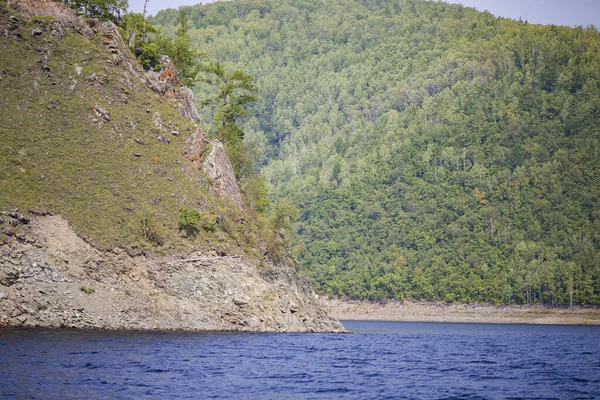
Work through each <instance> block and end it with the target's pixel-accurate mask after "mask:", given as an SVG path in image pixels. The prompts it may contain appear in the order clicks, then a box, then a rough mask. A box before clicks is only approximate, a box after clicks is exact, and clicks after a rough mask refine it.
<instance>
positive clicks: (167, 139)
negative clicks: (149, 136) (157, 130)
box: [156, 135, 171, 144]
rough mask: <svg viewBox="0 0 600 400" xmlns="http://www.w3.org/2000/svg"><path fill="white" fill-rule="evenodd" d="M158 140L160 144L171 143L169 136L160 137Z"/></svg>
mask: <svg viewBox="0 0 600 400" xmlns="http://www.w3.org/2000/svg"><path fill="white" fill-rule="evenodd" d="M156 139H157V140H158V141H159V142H161V143H165V144H169V143H171V141H170V140H169V138H168V137H167V136H165V135H158V136H157V137H156Z"/></svg>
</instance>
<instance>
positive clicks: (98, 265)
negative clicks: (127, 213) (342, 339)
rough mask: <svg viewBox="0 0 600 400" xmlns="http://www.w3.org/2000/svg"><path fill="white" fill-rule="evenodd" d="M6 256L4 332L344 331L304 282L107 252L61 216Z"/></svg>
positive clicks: (221, 265) (232, 260) (0, 308)
mask: <svg viewBox="0 0 600 400" xmlns="http://www.w3.org/2000/svg"><path fill="white" fill-rule="evenodd" d="M20 228H21V231H20V233H19V235H18V238H15V239H14V240H11V241H10V242H9V243H5V244H4V246H3V247H2V253H1V254H0V326H2V325H9V326H30V327H33V326H44V327H69V328H95V329H159V330H171V329H180V330H241V331H272V332H336V331H341V330H343V328H342V327H341V325H340V324H339V322H337V321H336V320H334V319H332V318H329V317H328V316H327V315H326V314H325V312H324V311H323V310H322V309H321V308H320V306H319V304H318V302H317V300H316V297H315V294H314V292H313V291H312V289H310V287H309V286H308V284H307V282H306V281H303V280H299V279H298V277H297V276H296V275H295V274H293V273H290V272H289V271H288V272H285V271H282V272H284V273H281V274H278V276H277V277H271V278H270V279H267V278H265V277H263V275H264V274H262V273H261V270H260V269H258V268H257V267H256V266H255V265H253V264H252V263H250V262H249V261H248V260H246V259H245V258H244V257H241V256H226V255H223V254H218V253H217V252H190V253H187V254H185V255H178V256H167V257H155V258H152V257H147V256H145V255H142V254H137V255H133V254H128V253H127V252H126V251H124V250H123V249H119V248H115V249H113V250H111V251H100V250H98V249H95V248H93V247H92V246H90V245H89V244H88V243H86V242H85V241H83V240H82V239H81V238H80V237H79V236H78V235H77V234H76V233H75V232H74V231H73V229H72V228H71V226H70V225H69V223H68V222H67V221H66V220H65V219H64V218H63V217H61V216H59V215H46V216H34V217H33V218H32V219H31V220H30V221H27V224H26V225H21V226H20Z"/></svg>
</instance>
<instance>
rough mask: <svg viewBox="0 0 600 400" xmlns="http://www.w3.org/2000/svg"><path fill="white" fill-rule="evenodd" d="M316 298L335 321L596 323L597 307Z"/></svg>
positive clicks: (599, 313)
mask: <svg viewBox="0 0 600 400" xmlns="http://www.w3.org/2000/svg"><path fill="white" fill-rule="evenodd" d="M319 301H320V303H321V305H322V306H323V307H324V308H325V309H326V310H327V312H328V313H329V315H331V316H332V317H334V318H337V319H339V320H371V321H405V322H458V323H491V324H561V325H600V308H598V307H573V308H548V307H540V306H536V307H531V306H529V307H528V306H516V305H510V306H495V305H489V304H446V303H433V302H414V303H413V302H409V301H404V302H402V301H390V302H388V303H385V304H382V303H377V302H367V301H356V300H340V299H332V298H327V297H321V298H320V299H319Z"/></svg>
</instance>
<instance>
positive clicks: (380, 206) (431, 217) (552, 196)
mask: <svg viewBox="0 0 600 400" xmlns="http://www.w3.org/2000/svg"><path fill="white" fill-rule="evenodd" d="M186 12H187V14H188V15H189V23H190V29H189V36H190V40H191V43H192V46H193V47H195V48H202V50H203V51H204V52H205V53H206V54H207V55H208V56H209V57H211V58H214V59H216V60H218V61H219V62H220V63H222V64H223V65H225V66H227V67H229V68H231V69H236V68H242V67H243V68H244V70H245V71H247V72H248V73H249V74H251V75H253V76H254V77H255V83H256V87H257V88H258V94H259V95H260V97H261V99H262V101H261V102H257V103H254V104H253V105H252V107H250V108H249V115H247V116H245V118H244V119H243V120H241V121H242V124H241V128H242V129H243V130H244V132H245V136H244V143H246V146H250V145H252V144H253V145H255V146H256V147H257V148H258V149H260V154H262V156H261V157H262V158H260V159H259V161H258V162H259V166H260V168H261V173H262V176H263V177H264V178H265V179H266V181H267V183H268V186H269V189H270V193H271V199H273V200H278V199H283V198H288V199H290V201H291V203H292V204H293V205H295V206H296V207H297V208H298V210H299V219H298V221H297V223H296V224H295V235H294V238H293V242H294V243H295V251H296V256H297V259H298V261H299V263H300V267H301V270H302V271H303V273H304V274H306V275H307V276H308V277H309V278H310V279H311V282H312V283H313V286H314V287H315V288H316V290H317V291H318V292H320V293H322V294H330V295H336V296H345V297H352V298H359V299H372V300H385V299H391V298H396V299H418V300H440V301H448V302H452V301H461V302H474V301H477V302H496V303H519V304H547V305H561V306H566V305H570V304H599V303H600V251H599V249H600V236H599V235H600V199H599V197H600V195H599V194H600V178H599V177H600V174H599V172H600V171H599V162H598V149H599V147H600V132H599V130H598V125H597V118H598V115H600V53H599V49H600V36H599V34H598V31H597V29H596V28H594V27H586V28H584V27H577V28H569V27H561V26H554V25H550V26H541V25H531V24H527V23H526V22H521V21H513V20H509V19H503V18H496V17H494V16H493V15H491V14H489V13H481V12H477V11H475V10H474V9H470V8H465V7H462V6H460V5H449V4H445V3H442V2H424V1H417V0H393V1H378V0H334V1H308V0H306V1H295V2H293V3H292V2H279V1H269V0H259V1H249V0H248V1H246V0H240V1H236V2H227V3H225V2H218V3H215V4H207V5H204V6H194V7H189V8H186ZM176 19H177V14H176V12H175V11H174V10H166V11H162V12H159V13H158V14H157V15H156V16H155V17H153V18H152V19H151V23H152V24H153V25H154V26H157V27H161V28H163V29H172V28H173V26H175V21H176ZM210 90H211V89H210V87H206V86H204V85H203V84H199V85H197V86H196V88H195V91H196V93H197V94H198V96H200V97H202V96H206V95H207V93H209V92H210ZM202 112H203V113H204V115H206V119H207V120H209V110H204V111H202Z"/></svg>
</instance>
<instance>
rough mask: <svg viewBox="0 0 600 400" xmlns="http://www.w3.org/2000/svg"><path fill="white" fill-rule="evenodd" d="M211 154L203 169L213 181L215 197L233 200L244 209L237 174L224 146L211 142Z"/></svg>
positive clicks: (217, 142) (214, 141) (212, 186)
mask: <svg viewBox="0 0 600 400" xmlns="http://www.w3.org/2000/svg"><path fill="white" fill-rule="evenodd" d="M210 145H211V149H210V153H209V154H208V156H207V157H206V160H205V161H204V164H202V169H203V170H204V172H205V173H206V176H208V178H209V179H210V180H211V181H212V183H211V188H212V190H213V192H214V194H215V195H217V196H219V197H223V198H228V199H230V200H233V202H234V203H235V205H236V206H237V207H238V208H239V209H240V210H241V209H242V207H243V206H242V197H241V196H240V188H239V186H238V183H237V180H236V178H235V172H234V171H233V167H232V166H231V162H230V161H229V158H228V157H227V152H226V151H225V148H224V147H223V144H222V143H221V142H219V141H218V140H213V141H212V142H210Z"/></svg>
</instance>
